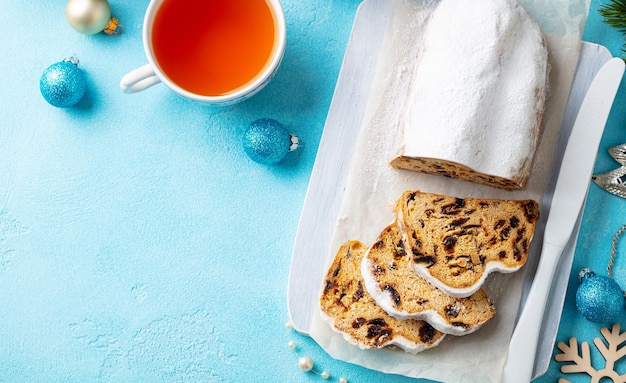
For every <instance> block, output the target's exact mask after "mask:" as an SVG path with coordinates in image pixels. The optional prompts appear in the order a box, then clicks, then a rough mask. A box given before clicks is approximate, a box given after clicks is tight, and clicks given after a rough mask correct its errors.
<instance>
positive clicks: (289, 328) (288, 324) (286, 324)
mask: <svg viewBox="0 0 626 383" xmlns="http://www.w3.org/2000/svg"><path fill="white" fill-rule="evenodd" d="M285 328H286V329H287V330H291V329H292V328H293V322H291V321H289V322H287V323H285Z"/></svg>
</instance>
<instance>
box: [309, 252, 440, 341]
mask: <svg viewBox="0 0 626 383" xmlns="http://www.w3.org/2000/svg"><path fill="white" fill-rule="evenodd" d="M366 251H367V246H366V245H365V244H363V243H361V242H359V241H354V240H353V241H348V242H346V243H344V244H343V245H342V246H341V247H340V248H339V250H338V251H337V254H336V256H335V258H334V260H333V262H332V264H331V265H330V267H329V268H328V272H327V274H326V276H325V278H324V282H323V287H322V290H323V291H322V295H321V297H320V308H321V313H322V317H323V318H324V319H325V320H326V321H327V322H328V323H329V324H330V325H331V327H332V329H333V330H335V331H337V332H338V333H340V334H342V336H343V337H344V339H346V340H347V341H348V342H350V343H352V344H354V345H356V346H358V347H359V348H362V349H379V348H383V347H385V346H391V345H394V346H397V347H400V348H402V349H403V350H404V351H407V352H411V353H418V352H421V351H423V350H426V349H429V348H432V347H435V346H437V345H438V344H439V343H440V342H441V340H442V339H443V338H444V336H445V334H443V333H442V332H439V331H437V330H436V329H435V328H433V327H432V326H431V325H430V324H428V323H427V322H424V321H421V320H404V321H403V320H398V319H396V318H393V317H392V316H390V315H389V314H387V313H386V312H385V311H384V310H383V309H382V308H381V307H380V306H378V305H377V304H376V302H375V301H374V299H372V297H371V296H370V295H369V294H368V292H367V290H366V289H365V286H364V284H363V278H362V277H361V262H362V260H363V255H364V254H365V252H366Z"/></svg>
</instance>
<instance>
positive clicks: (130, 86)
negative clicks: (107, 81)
mask: <svg viewBox="0 0 626 383" xmlns="http://www.w3.org/2000/svg"><path fill="white" fill-rule="evenodd" d="M160 82H161V80H160V79H159V77H157V75H156V73H155V72H154V69H153V68H152V65H150V64H146V65H144V66H141V67H139V68H137V69H134V70H132V71H130V72H128V73H127V74H126V75H124V77H122V80H120V89H121V90H122V91H123V92H125V93H137V92H141V91H142V90H144V89H147V88H149V87H151V86H152V85H156V84H158V83H160Z"/></svg>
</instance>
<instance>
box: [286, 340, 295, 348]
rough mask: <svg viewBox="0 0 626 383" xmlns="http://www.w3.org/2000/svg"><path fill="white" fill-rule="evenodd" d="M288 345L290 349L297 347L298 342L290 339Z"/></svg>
mask: <svg viewBox="0 0 626 383" xmlns="http://www.w3.org/2000/svg"><path fill="white" fill-rule="evenodd" d="M287 347H289V348H290V349H292V350H293V349H295V348H296V342H294V341H293V340H290V341H289V343H287Z"/></svg>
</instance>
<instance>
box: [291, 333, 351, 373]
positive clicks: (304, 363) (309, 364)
mask: <svg viewBox="0 0 626 383" xmlns="http://www.w3.org/2000/svg"><path fill="white" fill-rule="evenodd" d="M285 328H286V329H287V330H293V323H291V321H289V322H287V323H285ZM287 347H288V348H289V349H291V350H296V349H297V348H298V345H297V344H296V342H295V341H293V340H290V341H289V342H287ZM298 368H299V369H300V370H302V371H303V372H311V373H314V374H317V375H319V376H320V377H321V378H322V379H330V377H331V376H330V373H329V372H328V371H321V372H320V371H318V370H316V369H315V364H314V363H313V359H311V357H310V356H307V355H305V356H301V357H300V358H298ZM339 383H348V379H346V378H344V377H340V378H339Z"/></svg>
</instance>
